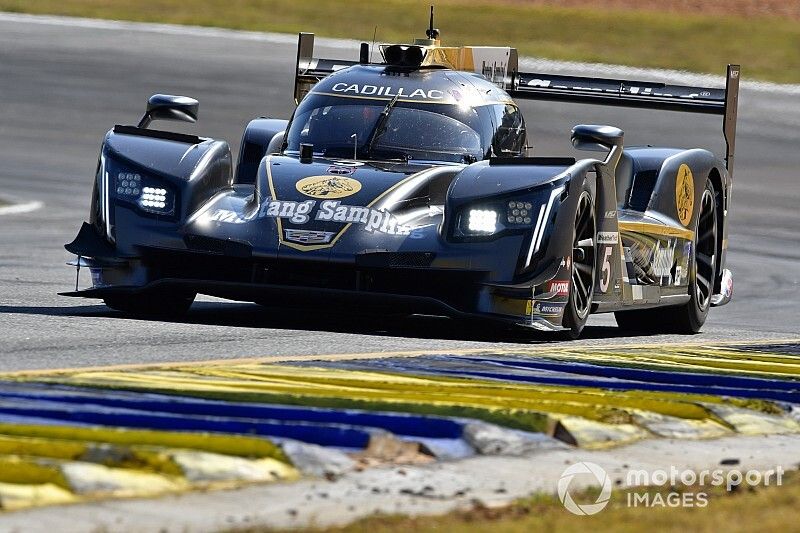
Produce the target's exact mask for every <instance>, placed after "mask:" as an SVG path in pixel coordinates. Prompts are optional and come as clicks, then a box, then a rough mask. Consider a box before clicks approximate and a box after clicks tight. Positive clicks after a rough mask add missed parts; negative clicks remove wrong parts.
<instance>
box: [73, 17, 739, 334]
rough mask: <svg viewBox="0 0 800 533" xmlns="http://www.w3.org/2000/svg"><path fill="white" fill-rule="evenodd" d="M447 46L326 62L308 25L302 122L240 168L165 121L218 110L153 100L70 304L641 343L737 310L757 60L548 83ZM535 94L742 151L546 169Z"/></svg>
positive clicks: (617, 154)
mask: <svg viewBox="0 0 800 533" xmlns="http://www.w3.org/2000/svg"><path fill="white" fill-rule="evenodd" d="M426 34H427V38H425V39H417V40H415V41H414V43H412V44H390V45H380V46H379V52H380V58H381V61H378V62H372V61H371V56H372V55H373V50H372V47H371V46H370V45H369V44H367V43H362V45H361V48H360V51H359V59H358V60H357V61H346V60H335V59H324V58H317V57H315V56H314V35H313V34H309V33H301V34H300V36H299V42H298V53H297V63H296V77H295V100H296V104H297V106H296V109H294V112H293V113H292V116H291V118H290V119H289V120H280V119H272V118H257V119H255V120H252V121H251V122H250V123H249V124H248V126H247V128H246V129H245V131H244V136H243V139H242V144H241V149H240V151H239V155H238V160H237V164H236V166H235V170H234V165H233V163H232V156H231V151H230V148H229V146H228V144H227V143H226V142H224V141H220V140H214V139H210V138H204V137H197V136H194V135H187V134H183V133H173V132H169V131H161V130H155V129H151V128H149V125H150V123H151V122H152V121H154V120H178V121H188V122H195V121H196V119H197V112H198V102H197V101H196V100H194V99H192V98H188V97H183V96H170V95H154V96H152V97H151V98H150V100H149V102H148V106H147V110H146V113H145V115H144V116H143V118H142V119H141V121H140V122H139V123H138V125H136V126H130V125H128V126H123V125H117V126H115V127H114V128H113V129H112V130H111V131H109V132H108V134H107V135H106V136H105V139H104V140H103V143H102V147H101V150H100V156H99V161H98V164H97V173H96V176H95V182H94V192H93V195H92V201H91V212H90V220H89V222H88V223H86V222H85V223H84V224H83V226H82V228H81V229H80V232H79V233H78V235H77V237H76V238H75V240H74V241H73V242H71V243H69V244H67V245H66V246H65V247H66V249H67V250H68V251H69V252H70V253H72V254H74V255H76V256H77V259H76V260H74V261H72V262H71V263H70V264H71V265H73V266H74V267H76V270H77V274H76V286H75V291H72V292H66V293H62V294H63V295H65V296H74V297H83V298H100V299H103V300H104V302H105V303H106V305H108V306H109V307H111V308H113V309H115V310H119V311H123V312H126V313H132V314H139V315H152V316H156V317H175V316H179V315H180V314H182V313H184V312H186V311H187V310H188V308H189V307H190V305H191V304H192V302H193V300H194V298H195V296H196V295H197V294H205V295H212V296H217V297H222V298H227V299H232V300H239V301H246V302H256V303H259V304H262V305H267V306H271V307H277V308H281V307H306V308H309V309H311V310H318V309H321V308H333V309H336V310H340V311H341V312H348V311H350V312H369V313H382V314H385V315H392V316H395V315H405V314H425V315H437V316H449V317H454V318H461V319H472V318H477V319H481V320H491V321H500V322H505V323H507V324H512V325H515V326H523V327H526V328H532V329H535V330H541V331H553V332H562V335H564V336H567V337H570V338H576V337H578V335H579V334H580V333H581V331H582V330H583V329H584V326H585V324H586V321H587V318H588V316H589V315H590V314H593V313H607V312H613V313H615V316H616V320H617V323H618V324H619V325H620V326H621V327H623V328H626V329H633V330H643V331H652V332H663V331H673V332H682V333H695V332H698V331H699V330H700V328H701V326H702V325H703V323H704V322H705V320H706V317H707V314H708V312H709V308H710V307H712V306H719V305H723V304H725V303H727V302H728V301H729V300H730V299H731V296H732V292H733V281H732V275H731V272H730V271H729V270H728V269H726V268H725V256H726V248H727V242H728V241H727V232H728V212H729V209H730V194H731V183H732V171H733V164H734V146H735V133H736V113H737V100H738V83H739V66H738V65H729V66H728V69H727V83H726V87H725V88H724V89H720V88H707V87H689V86H681V85H670V84H663V83H652V82H646V81H631V80H618V79H604V78H584V77H572V76H561V75H550V74H543V73H526V72H520V71H519V68H518V65H519V62H518V56H517V51H516V50H515V49H514V48H511V47H473V46H460V47H447V46H442V44H441V40H440V36H439V31H438V30H436V29H434V28H433V24H431V27H430V28H429V29H428V31H427V32H426ZM515 99H516V100H520V99H536V100H552V101H560V102H574V103H589V104H599V105H613V106H630V107H639V108H653V109H662V110H674V111H684V112H695V113H710V114H717V115H721V116H722V117H723V133H724V137H725V140H726V154H725V158H724V159H723V160H721V159H719V158H717V157H715V156H714V154H712V153H711V152H709V151H707V150H704V149H680V148H654V147H637V148H624V147H623V132H622V131H621V130H620V129H618V128H616V127H613V126H610V125H577V126H575V127H574V128H573V129H572V132H571V141H572V144H573V145H574V147H576V148H577V149H579V150H586V151H594V152H599V156H598V157H597V158H595V157H587V158H585V159H580V160H576V159H574V158H571V157H549V156H548V157H538V156H537V157H533V156H531V155H530V154H529V153H528V142H527V137H526V129H525V121H524V119H523V116H522V114H521V113H520V110H519V108H518V106H517V104H516V103H515ZM82 269H83V270H82ZM87 270H88V272H89V273H90V274H91V286H90V287H88V288H85V289H81V288H80V287H81V272H82V271H83V272H86V271H87Z"/></svg>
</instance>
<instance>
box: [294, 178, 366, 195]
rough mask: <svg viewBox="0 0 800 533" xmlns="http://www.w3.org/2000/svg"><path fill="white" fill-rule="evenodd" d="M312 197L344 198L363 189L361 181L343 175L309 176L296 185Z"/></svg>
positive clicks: (299, 189)
mask: <svg viewBox="0 0 800 533" xmlns="http://www.w3.org/2000/svg"><path fill="white" fill-rule="evenodd" d="M295 187H297V190H298V191H300V192H301V193H303V194H305V195H306V196H310V197H311V198H344V197H345V196H351V195H353V194H355V193H357V192H358V191H360V190H361V183H360V182H358V181H356V180H354V179H352V178H345V177H343V176H309V177H307V178H303V179H301V180H300V181H298V182H297V184H296V185H295Z"/></svg>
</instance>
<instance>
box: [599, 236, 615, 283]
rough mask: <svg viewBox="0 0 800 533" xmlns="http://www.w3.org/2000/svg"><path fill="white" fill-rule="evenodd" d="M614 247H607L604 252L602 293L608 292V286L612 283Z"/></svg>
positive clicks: (601, 277) (601, 280) (601, 272)
mask: <svg viewBox="0 0 800 533" xmlns="http://www.w3.org/2000/svg"><path fill="white" fill-rule="evenodd" d="M613 250H614V247H613V246H606V247H605V248H604V251H603V267H602V268H601V269H600V292H602V293H606V292H608V286H609V284H610V283H611V253H612V252H613Z"/></svg>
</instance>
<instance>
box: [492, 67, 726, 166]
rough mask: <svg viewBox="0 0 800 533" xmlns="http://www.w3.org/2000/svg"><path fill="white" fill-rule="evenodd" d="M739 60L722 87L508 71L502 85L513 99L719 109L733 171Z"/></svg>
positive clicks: (710, 111) (713, 111) (693, 110)
mask: <svg viewBox="0 0 800 533" xmlns="http://www.w3.org/2000/svg"><path fill="white" fill-rule="evenodd" d="M739 72H740V67H739V65H728V71H727V76H726V82H725V88H724V89H718V88H713V87H692V86H687V85H670V84H665V83H654V82H646V81H633V80H618V79H607V78H588V77H580V76H561V75H553V74H538V73H528V72H516V71H512V74H511V80H510V87H508V88H507V89H506V90H507V91H508V93H509V94H510V95H511V97H512V98H515V99H531V100H555V101H560V102H575V103H582V104H595V105H613V106H623V107H638V108H649V109H666V110H671V111H683V112H688V113H706V114H711V115H722V117H723V118H722V132H723V135H724V136H725V146H726V148H725V166H726V167H727V168H728V174H730V175H733V163H734V158H735V156H734V151H735V148H736V119H737V112H738V111H737V110H738V105H739Z"/></svg>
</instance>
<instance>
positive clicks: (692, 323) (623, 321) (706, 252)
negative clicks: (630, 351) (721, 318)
mask: <svg viewBox="0 0 800 533" xmlns="http://www.w3.org/2000/svg"><path fill="white" fill-rule="evenodd" d="M717 231H718V228H717V199H716V196H715V194H714V186H713V185H712V184H711V181H710V180H706V187H705V190H704V191H703V197H702V199H701V200H700V213H699V214H698V216H697V224H696V225H695V238H694V242H693V246H692V248H693V256H692V265H693V266H692V275H691V277H690V282H689V301H688V302H687V303H685V304H684V305H681V306H679V307H668V308H666V309H663V308H662V309H643V310H639V311H620V312H616V313H614V317H615V318H616V319H617V325H618V326H619V327H621V328H622V329H627V330H631V331H644V332H650V333H683V334H692V333H698V332H699V331H700V328H702V327H703V324H704V323H705V321H706V318H707V317H708V310H709V308H710V307H711V296H712V295H713V294H714V280H715V279H716V276H717Z"/></svg>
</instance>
